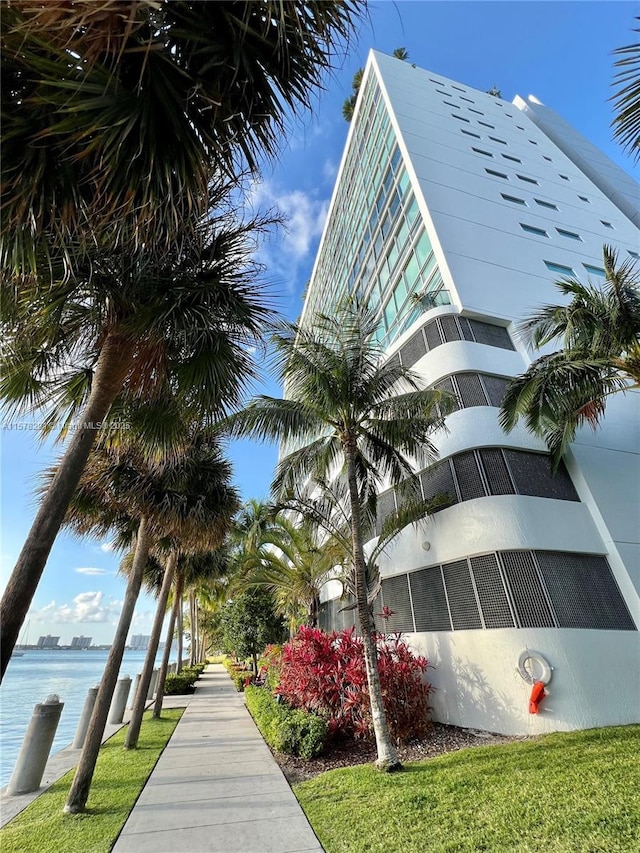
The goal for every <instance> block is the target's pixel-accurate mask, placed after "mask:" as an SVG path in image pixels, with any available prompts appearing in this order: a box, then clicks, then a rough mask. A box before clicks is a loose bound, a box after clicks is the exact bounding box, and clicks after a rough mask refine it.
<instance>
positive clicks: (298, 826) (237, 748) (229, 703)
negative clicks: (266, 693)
mask: <svg viewBox="0 0 640 853" xmlns="http://www.w3.org/2000/svg"><path fill="white" fill-rule="evenodd" d="M147 851H152V852H153V853H209V851H217V853H323V851H322V847H321V846H320V843H319V841H318V839H317V838H316V836H315V835H314V833H313V830H312V829H311V827H310V825H309V823H308V821H307V819H306V817H305V815H304V812H303V811H302V808H301V807H300V805H299V804H298V801H297V800H296V798H295V796H294V794H293V792H292V790H291V788H290V787H289V784H288V783H287V780H286V779H285V778H284V776H283V775H282V771H281V770H280V768H279V767H278V765H277V764H276V762H275V760H274V758H273V756H272V755H271V752H270V751H269V748H268V747H267V745H266V744H265V742H264V740H263V739H262V736H261V735H260V732H259V731H258V729H257V728H256V726H255V724H254V722H253V720H252V719H251V716H250V714H249V712H248V711H247V709H246V707H245V705H244V701H243V698H242V695H241V694H240V693H237V692H236V690H235V688H234V686H233V684H232V682H231V679H230V678H229V676H228V675H227V673H226V671H225V670H224V668H223V667H222V666H221V665H219V664H214V665H211V666H209V667H208V668H207V670H206V671H205V672H204V673H203V675H202V676H201V677H200V679H199V681H198V688H197V690H196V693H195V694H194V696H193V698H192V699H191V701H190V703H189V706H188V708H187V709H186V711H185V712H184V714H183V715H182V718H181V720H180V722H179V723H178V725H177V727H176V730H175V731H174V733H173V736H172V737H171V740H170V741H169V743H168V745H167V747H166V749H165V751H164V752H163V753H162V755H161V757H160V760H159V761H158V763H157V765H156V767H155V769H154V770H153V772H152V774H151V776H150V777H149V779H148V781H147V784H146V785H145V787H144V790H143V791H142V794H141V795H140V797H139V799H138V802H137V803H136V805H135V806H134V808H133V811H132V812H131V814H130V815H129V819H128V820H127V822H126V823H125V825H124V828H123V830H122V833H121V835H120V837H119V838H118V840H117V841H116V843H115V845H114V847H113V851H112V853H147Z"/></svg>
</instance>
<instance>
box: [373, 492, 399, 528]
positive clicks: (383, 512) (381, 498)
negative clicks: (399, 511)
mask: <svg viewBox="0 0 640 853" xmlns="http://www.w3.org/2000/svg"><path fill="white" fill-rule="evenodd" d="M395 511H396V499H395V495H394V493H393V489H389V491H387V492H382V493H381V494H379V495H378V501H377V504H376V535H377V536H379V535H380V531H381V529H382V525H383V523H384V521H385V519H387V518H388V517H389V515H391V513H392V512H395Z"/></svg>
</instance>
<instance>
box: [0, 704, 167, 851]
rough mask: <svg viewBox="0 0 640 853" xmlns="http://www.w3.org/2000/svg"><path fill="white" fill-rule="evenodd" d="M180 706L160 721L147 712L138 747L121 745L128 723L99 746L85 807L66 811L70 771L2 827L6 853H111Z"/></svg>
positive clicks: (0, 845) (1, 839)
mask: <svg viewBox="0 0 640 853" xmlns="http://www.w3.org/2000/svg"><path fill="white" fill-rule="evenodd" d="M182 710H183V709H180V708H178V709H172V710H169V711H163V714H162V717H161V718H160V719H159V720H154V719H152V718H151V716H150V712H149V713H146V714H145V717H144V721H143V724H142V729H141V733H140V741H139V746H138V748H137V749H135V750H131V751H125V750H124V749H123V744H124V738H125V734H126V731H127V727H126V726H125V727H124V728H123V729H120V731H118V732H117V733H116V734H115V735H114V736H113V737H112V738H110V739H109V740H108V741H107V742H106V743H105V744H104V745H103V746H102V748H101V749H100V754H99V756H98V761H97V764H96V770H95V774H94V777H93V784H92V786H91V793H90V794H89V802H88V804H87V811H86V812H84V813H83V814H78V815H67V814H63V812H62V809H63V807H64V804H65V801H66V799H67V794H68V792H69V787H70V785H71V781H72V779H73V774H74V772H75V771H73V770H70V771H69V773H67V774H66V775H65V776H63V777H62V778H61V779H59V780H58V781H57V782H55V783H54V784H53V785H52V786H51V787H50V788H49V789H48V790H46V791H44V793H42V794H41V795H40V796H39V797H38V798H37V799H36V800H34V801H33V803H31V805H29V806H27V808H26V809H25V810H24V811H23V812H21V813H20V814H19V815H17V816H16V817H15V818H14V819H13V820H12V821H11V822H10V823H8V824H7V825H6V826H5V827H4V828H3V829H2V830H0V849H2V853H51V851H60V853H108V851H109V850H111V847H112V845H113V843H114V841H115V839H116V838H117V836H118V834H119V832H120V830H121V829H122V827H123V825H124V823H125V821H126V819H127V817H128V815H129V812H130V811H131V809H132V808H133V805H134V803H135V801H136V799H137V798H138V795H139V794H140V791H141V790H142V788H143V786H144V783H145V782H146V780H147V778H148V776H149V774H150V773H151V771H152V770H153V768H154V766H155V764H156V761H157V760H158V758H159V756H160V753H161V752H162V750H163V749H164V747H165V746H166V744H167V741H168V740H169V738H170V737H171V734H172V733H173V730H174V729H175V727H176V725H177V723H178V720H179V719H180V717H181V716H182Z"/></svg>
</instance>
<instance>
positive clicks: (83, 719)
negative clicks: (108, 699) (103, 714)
mask: <svg viewBox="0 0 640 853" xmlns="http://www.w3.org/2000/svg"><path fill="white" fill-rule="evenodd" d="M99 689H100V685H98V684H96V686H95V687H90V688H89V691H88V693H87V698H86V699H85V700H84V707H83V709H82V714H81V715H80V722H79V723H78V728H77V729H76V736H75V737H74V739H73V743H72V744H71V749H82V747H83V746H84V739H85V737H86V734H87V729H88V728H89V723H90V722H91V714H92V713H93V706H94V705H95V704H96V696H97V695H98V690H99Z"/></svg>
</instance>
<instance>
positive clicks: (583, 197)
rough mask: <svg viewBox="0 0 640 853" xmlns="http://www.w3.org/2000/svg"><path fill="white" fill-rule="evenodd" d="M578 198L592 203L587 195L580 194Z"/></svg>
mask: <svg viewBox="0 0 640 853" xmlns="http://www.w3.org/2000/svg"><path fill="white" fill-rule="evenodd" d="M578 198H579V199H580V201H586V202H587V204H590V203H591V202H590V201H589V199H588V198H587V197H586V195H579V196H578Z"/></svg>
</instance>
